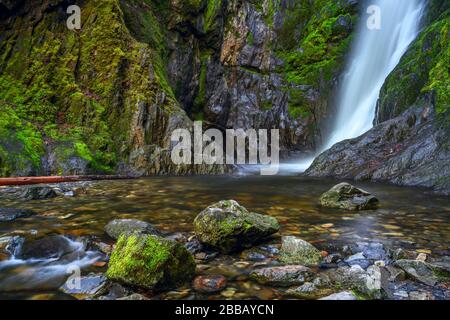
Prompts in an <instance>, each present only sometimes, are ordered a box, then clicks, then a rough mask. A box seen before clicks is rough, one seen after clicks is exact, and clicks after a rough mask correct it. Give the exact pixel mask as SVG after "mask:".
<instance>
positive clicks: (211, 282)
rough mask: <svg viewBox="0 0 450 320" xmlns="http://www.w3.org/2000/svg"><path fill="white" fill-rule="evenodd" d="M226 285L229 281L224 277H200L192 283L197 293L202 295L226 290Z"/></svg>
mask: <svg viewBox="0 0 450 320" xmlns="http://www.w3.org/2000/svg"><path fill="white" fill-rule="evenodd" d="M226 285H227V279H226V278H225V277H224V276H222V275H207V276H198V277H196V278H195V279H194V281H193V283H192V286H193V287H194V289H195V291H197V292H201V293H213V292H219V291H222V290H223V289H225V287H226Z"/></svg>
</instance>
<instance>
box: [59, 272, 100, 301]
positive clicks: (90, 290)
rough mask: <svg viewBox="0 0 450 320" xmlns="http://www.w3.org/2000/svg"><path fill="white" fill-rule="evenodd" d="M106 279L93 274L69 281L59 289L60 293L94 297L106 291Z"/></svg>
mask: <svg viewBox="0 0 450 320" xmlns="http://www.w3.org/2000/svg"><path fill="white" fill-rule="evenodd" d="M107 284H108V279H107V278H106V277H105V276H104V275H102V274H93V275H88V276H86V277H81V278H79V282H77V280H73V279H70V278H69V280H68V281H67V282H66V283H65V284H64V285H63V286H62V287H61V289H60V290H61V291H62V292H64V293H67V294H70V295H73V296H77V297H83V298H86V297H95V296H98V295H101V294H103V293H104V292H105V291H106V289H107Z"/></svg>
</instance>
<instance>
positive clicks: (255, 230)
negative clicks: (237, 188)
mask: <svg viewBox="0 0 450 320" xmlns="http://www.w3.org/2000/svg"><path fill="white" fill-rule="evenodd" d="M279 229H280V226H279V224H278V221H277V220H276V219H275V218H273V217H270V216H265V215H261V214H257V213H252V212H249V211H247V209H246V208H244V207H243V206H241V205H240V204H239V203H237V202H236V201H234V200H227V201H220V202H218V203H215V204H213V205H211V206H209V207H208V208H206V209H205V210H203V211H202V212H201V213H200V214H199V215H198V216H197V217H196V218H195V220H194V230H195V233H196V235H197V237H198V239H199V240H200V241H201V242H202V243H204V244H206V245H208V246H211V247H213V248H216V249H218V250H220V251H222V252H224V253H229V252H232V251H235V250H239V249H242V248H247V247H250V246H252V245H253V244H254V243H257V242H259V241H261V240H262V239H264V238H266V237H268V236H270V235H271V234H274V233H276V232H278V230H279Z"/></svg>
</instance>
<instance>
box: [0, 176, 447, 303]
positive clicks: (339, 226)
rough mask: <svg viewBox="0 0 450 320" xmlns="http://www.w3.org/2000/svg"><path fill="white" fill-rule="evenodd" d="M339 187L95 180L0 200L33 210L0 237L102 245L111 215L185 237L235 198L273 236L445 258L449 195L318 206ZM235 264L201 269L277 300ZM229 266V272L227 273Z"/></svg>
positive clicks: (409, 191)
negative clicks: (363, 207) (268, 220)
mask: <svg viewBox="0 0 450 320" xmlns="http://www.w3.org/2000/svg"><path fill="white" fill-rule="evenodd" d="M338 182H341V181H335V180H326V179H312V178H305V177H299V176H275V177H263V176H220V177H217V176H216V177H211V176H208V177H200V176H199V177H153V178H145V179H137V180H119V181H98V182H93V183H91V184H90V185H89V187H88V188H87V192H86V193H85V194H80V195H77V196H75V197H58V198H54V199H49V200H44V201H23V200H22V201H20V200H14V201H13V200H8V201H3V200H2V201H1V202H2V203H1V204H0V205H1V206H2V207H14V208H20V209H22V208H23V209H32V210H34V211H36V212H37V213H38V214H37V215H35V216H32V217H29V218H25V219H18V220H16V221H14V222H8V223H0V237H3V236H7V235H12V234H19V235H25V236H27V237H41V236H44V235H50V234H61V235H69V236H98V237H100V238H102V239H105V240H107V237H106V236H105V234H104V231H103V228H104V226H105V225H106V224H107V223H108V222H109V221H110V220H112V219H116V218H134V219H140V220H145V221H148V222H150V223H152V224H154V225H155V226H156V227H157V228H159V229H160V230H163V231H166V232H192V230H193V225H192V222H193V220H194V218H195V216H196V215H197V214H198V213H199V212H200V211H201V210H203V209H204V208H205V207H207V206H208V205H210V204H212V203H214V202H217V201H220V200H225V199H234V200H237V201H238V202H239V203H240V204H242V205H243V206H245V207H246V208H247V209H248V210H250V211H253V212H257V213H262V214H267V215H271V216H274V217H276V218H277V219H278V221H279V222H280V225H281V230H280V235H283V236H284V235H295V236H298V237H301V238H303V239H305V240H307V241H309V242H311V243H313V244H315V245H316V246H317V247H318V248H319V249H328V248H329V247H330V246H336V245H342V244H351V243H355V242H357V241H362V240H364V241H367V240H368V241H377V242H382V243H385V244H388V245H389V246H391V247H395V246H398V247H404V246H414V248H415V249H423V250H427V251H430V252H431V254H435V255H448V251H449V246H450V223H449V222H450V199H449V197H446V196H437V195H434V194H432V193H431V192H430V191H429V190H427V189H420V188H405V187H396V186H392V185H385V184H374V183H354V184H355V185H356V186H357V187H360V188H363V189H365V190H367V191H369V192H371V193H372V194H374V195H376V196H377V197H378V198H379V199H380V207H379V208H378V209H377V210H371V211H362V212H348V211H343V210H338V209H327V208H322V207H320V206H319V204H318V203H319V197H320V195H321V194H322V193H323V192H325V191H327V190H328V189H329V188H331V187H332V186H333V185H335V184H337V183H338ZM0 192H1V191H0ZM241 260H242V259H241V258H240V256H239V254H237V255H235V256H231V257H227V256H224V257H219V258H218V259H216V260H215V261H213V262H211V263H209V264H208V266H205V267H204V270H209V271H208V272H210V273H218V272H221V273H226V272H231V273H233V274H234V278H233V279H235V281H236V282H235V283H234V286H235V287H236V288H235V289H236V290H235V291H236V293H235V294H236V295H237V297H240V298H242V297H256V298H279V296H278V293H277V291H276V290H273V289H270V288H263V287H262V288H261V286H258V285H256V284H254V283H251V282H248V281H247V279H245V277H244V278H242V279H241V278H239V273H240V272H241V273H242V274H243V275H245V273H246V272H245V269H246V268H247V264H246V262H245V261H241ZM232 266H235V268H234V269H233V270H231V271H230V270H228V269H230V268H232ZM221 268H222V269H221ZM224 268H225V269H227V270H224ZM1 272H2V271H1V270H0V273H1ZM255 287H256V289H259V290H256V289H255ZM232 289H233V288H232ZM183 290H185V291H181V293H179V295H176V294H175V297H183V295H184V296H189V294H190V291H189V288H185V289H183ZM239 293H241V296H239ZM1 296H2V294H1V293H0V297H1ZM165 298H170V295H169V296H165ZM211 298H213V297H211Z"/></svg>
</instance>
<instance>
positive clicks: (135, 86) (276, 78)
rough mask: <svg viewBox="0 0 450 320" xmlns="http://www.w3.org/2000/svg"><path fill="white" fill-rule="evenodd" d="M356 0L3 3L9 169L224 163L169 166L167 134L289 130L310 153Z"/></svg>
mask: <svg viewBox="0 0 450 320" xmlns="http://www.w3.org/2000/svg"><path fill="white" fill-rule="evenodd" d="M356 3H357V2H356V1H348V0H347V1H344V0H340V1H330V0H327V1H325V0H320V1H314V2H311V1H290V0H261V1H244V0H228V1H227V0H196V1H194V0H189V1H179V0H170V1H169V0H167V1H158V0H129V1H128V0H127V1H126V0H120V1H119V0H105V1H101V2H99V1H90V0H85V1H80V2H79V3H78V4H79V5H80V7H81V20H82V28H81V30H78V31H71V30H69V29H68V28H67V27H66V20H67V18H68V16H69V15H68V14H67V13H66V8H67V7H68V6H69V5H70V4H72V3H69V1H64V0H45V1H37V0H33V1H8V0H1V1H0V9H1V10H0V12H1V13H0V108H1V113H2V116H1V117H0V122H1V126H0V175H2V176H7V175H32V174H83V173H98V172H100V173H112V172H126V173H131V174H136V175H148V174H164V173H176V174H186V173H216V172H223V170H224V169H223V168H220V167H208V166H200V167H190V166H186V167H178V166H175V165H173V164H172V163H171V161H170V158H169V155H170V147H171V145H170V141H169V139H170V134H171V132H172V130H173V129H176V128H191V127H192V121H193V120H204V123H205V126H206V127H215V128H219V129H220V130H224V129H226V128H244V129H247V128H250V127H253V128H255V129H259V128H267V129H269V128H279V129H280V130H281V137H282V141H281V145H282V148H283V149H284V150H286V151H292V150H301V151H307V150H312V149H314V147H315V144H316V142H317V141H318V140H319V139H320V131H319V128H320V127H321V122H322V121H325V119H326V118H327V117H328V116H329V115H330V114H331V113H332V111H331V108H330V104H329V101H330V99H331V97H332V94H333V90H334V87H335V85H336V83H337V79H338V76H339V73H340V71H341V66H342V65H343V64H342V62H343V61H344V59H345V53H346V52H347V48H348V45H349V42H350V39H351V31H352V26H353V24H354V20H355V17H356V12H357V5H356Z"/></svg>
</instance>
